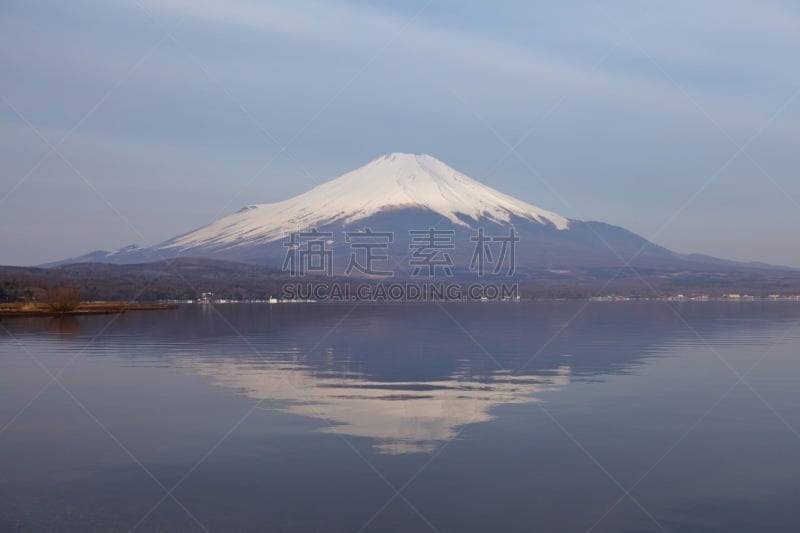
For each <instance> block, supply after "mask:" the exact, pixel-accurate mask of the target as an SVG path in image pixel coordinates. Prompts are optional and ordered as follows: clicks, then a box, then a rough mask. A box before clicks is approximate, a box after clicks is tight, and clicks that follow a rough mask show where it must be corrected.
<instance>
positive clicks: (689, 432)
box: [0, 302, 800, 532]
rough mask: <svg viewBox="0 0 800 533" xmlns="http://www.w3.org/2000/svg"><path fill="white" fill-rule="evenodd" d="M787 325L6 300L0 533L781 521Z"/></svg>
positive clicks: (796, 517)
mask: <svg viewBox="0 0 800 533" xmlns="http://www.w3.org/2000/svg"><path fill="white" fill-rule="evenodd" d="M583 306H587V307H585V308H583V309H582V307H583ZM576 314H577V316H576ZM799 319H800V305H797V304H791V303H748V302H741V303H736V304H723V303H696V304H683V305H674V306H673V307H670V306H669V305H668V304H667V303H663V302H651V303H633V302H624V303H618V304H610V303H592V304H584V303H582V302H569V303H566V302H564V303H518V304H508V303H506V304H499V303H498V304H495V303H473V304H449V305H444V306H437V305H435V304H414V305H411V304H409V305H399V304H395V305H373V304H362V305H360V306H359V307H357V308H355V309H353V308H352V307H351V306H349V305H344V304H342V305H322V304H320V305H305V304H284V305H273V306H269V305H244V304H243V305H220V306H216V307H214V308H213V309H212V308H210V307H207V306H206V307H202V306H190V307H186V308H183V309H180V310H179V311H175V312H154V313H146V312H143V313H139V314H136V313H130V314H128V315H127V316H124V317H122V318H121V319H119V320H116V321H113V322H111V323H109V321H110V320H111V319H110V317H107V316H98V317H83V318H80V319H75V320H61V321H59V320H51V319H44V320H42V319H35V320H27V319H26V320H5V321H3V322H2V323H0V530H2V531H15V530H20V531H133V530H135V531H142V532H144V531H202V530H204V529H205V530H208V531H223V532H228V531H360V530H363V531H428V530H431V531H458V532H461V531H589V530H592V531H661V530H666V531H748V532H749V531H798V529H800V433H798V429H800V379H798V378H800V331H798V330H795V329H794V326H795V325H796V321H797V320H799ZM51 375H52V376H55V377H56V378H57V381H52V379H51ZM740 376H744V380H743V381H740Z"/></svg>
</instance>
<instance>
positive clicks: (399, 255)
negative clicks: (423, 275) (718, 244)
mask: <svg viewBox="0 0 800 533" xmlns="http://www.w3.org/2000/svg"><path fill="white" fill-rule="evenodd" d="M365 228H369V229H371V230H373V231H376V232H390V233H392V234H393V239H392V241H391V245H390V246H388V247H387V250H386V251H385V253H387V254H388V257H387V260H386V262H387V263H390V264H393V265H400V266H401V268H400V269H399V272H398V273H399V274H404V273H405V274H407V273H408V269H404V268H403V267H402V263H403V261H405V262H406V266H408V265H407V263H408V260H407V258H408V256H409V255H410V253H412V251H413V249H414V242H413V237H412V236H411V235H410V233H409V232H410V231H412V230H426V229H428V228H435V229H436V230H443V231H447V232H450V233H451V234H452V237H451V240H452V244H453V247H452V249H450V250H448V251H447V253H448V254H450V255H451V256H452V259H453V261H452V262H453V266H454V270H455V271H461V272H466V271H467V270H469V269H468V266H469V264H470V261H471V258H472V255H473V253H474V251H475V246H476V245H475V240H474V239H475V235H476V233H477V232H478V231H479V230H483V231H485V233H486V235H493V236H502V235H509V232H510V231H511V230H512V228H513V231H514V232H515V235H516V236H517V237H518V238H519V243H518V244H517V246H516V267H517V270H518V271H520V272H522V273H524V272H526V271H527V272H532V271H542V270H552V271H558V272H560V273H567V274H570V275H587V274H589V275H594V274H595V273H597V272H603V271H606V270H608V271H612V270H613V269H615V268H616V269H619V268H620V267H622V266H626V265H629V266H632V267H634V268H637V269H643V270H646V271H647V272H649V273H656V272H680V271H720V270H722V271H724V270H753V269H768V268H770V267H767V266H765V265H747V264H742V263H735V262H732V261H725V260H720V259H715V258H712V257H707V256H700V255H683V254H678V253H675V252H672V251H670V250H667V249H666V248H663V247H661V246H658V245H655V244H653V243H650V242H648V241H647V240H646V239H644V238H642V237H640V236H639V235H636V234H634V233H632V232H630V231H627V230H625V229H623V228H619V227H616V226H611V225H608V224H604V223H602V222H585V221H580V220H574V219H568V218H566V217H563V216H561V215H558V214H556V213H553V212H550V211H547V210H544V209H541V208H538V207H536V206H533V205H531V204H528V203H526V202H523V201H520V200H517V199H515V198H513V197H511V196H508V195H506V194H503V193H501V192H499V191H497V190H495V189H492V188H491V187H488V186H486V185H483V184H481V183H479V182H478V181H476V180H474V179H472V178H470V177H468V176H465V175H464V174H462V173H460V172H458V171H457V170H455V169H453V168H451V167H449V166H447V165H446V164H444V163H443V162H441V161H439V160H438V159H436V158H434V157H431V156H429V155H414V154H401V153H393V154H388V155H385V156H383V157H380V158H378V159H375V160H373V161H371V162H370V163H368V164H366V165H364V166H362V167H360V168H358V169H356V170H354V171H352V172H348V173H347V174H344V175H343V176H341V177H339V178H336V179H334V180H332V181H329V182H327V183H324V184H322V185H319V186H317V187H315V188H313V189H311V190H309V191H308V192H306V193H303V194H301V195H299V196H296V197H294V198H290V199H288V200H284V201H281V202H276V203H272V204H258V205H251V206H248V207H245V208H244V209H241V210H240V211H238V212H237V213H234V214H232V215H229V216H226V217H223V218H221V219H219V220H217V221H215V222H212V223H211V224H208V225H207V226H204V227H202V228H199V229H197V230H194V231H191V232H189V233H186V234H183V235H180V236H177V237H174V238H172V239H169V240H167V241H164V242H162V243H160V244H158V245H156V246H154V247H151V248H139V247H136V246H129V247H125V248H122V249H120V250H118V251H116V252H104V251H98V252H92V253H91V254H87V255H86V256H83V257H79V258H75V259H72V260H67V261H62V262H59V263H68V262H91V261H94V262H108V263H121V264H125V263H136V262H146V261H155V260H160V259H165V258H169V257H176V256H181V257H203V258H212V259H221V260H228V261H242V262H252V263H261V264H266V265H270V266H273V267H280V266H281V265H282V264H283V260H284V257H285V254H286V252H287V247H286V245H285V243H286V239H287V238H289V236H290V235H291V234H293V233H296V232H305V231H309V230H312V229H314V230H319V231H321V232H329V233H330V235H329V236H328V237H326V239H327V242H326V245H329V248H330V250H331V253H332V255H333V259H335V262H336V265H335V266H334V268H333V271H334V273H341V272H342V271H343V270H344V267H345V265H346V264H347V255H348V254H350V253H352V248H351V247H350V246H348V245H347V243H346V239H345V238H344V235H343V233H344V232H352V231H356V230H362V229H365Z"/></svg>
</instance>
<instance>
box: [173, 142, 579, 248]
mask: <svg viewBox="0 0 800 533" xmlns="http://www.w3.org/2000/svg"><path fill="white" fill-rule="evenodd" d="M404 208H417V209H427V210H429V211H433V212H435V213H438V214H439V215H441V216H443V217H445V218H446V219H448V220H450V221H451V222H452V223H453V224H457V225H461V226H468V225H469V224H467V222H465V217H467V218H471V219H473V220H475V221H476V223H477V221H478V220H481V219H489V220H491V221H494V222H499V223H507V222H510V221H511V219H512V217H520V218H523V219H527V220H530V221H533V222H537V223H540V224H547V225H552V226H553V227H555V228H557V229H559V230H565V229H568V228H569V225H570V221H569V220H568V219H566V218H564V217H562V216H560V215H557V214H555V213H551V212H549V211H545V210H543V209H539V208H538V207H535V206H533V205H530V204H528V203H526V202H522V201H520V200H517V199H515V198H513V197H511V196H508V195H506V194H503V193H501V192H499V191H496V190H494V189H492V188H490V187H487V186H486V185H483V184H482V183H480V182H478V181H475V180H473V179H472V178H470V177H468V176H466V175H464V174H462V173H460V172H458V171H457V170H455V169H453V168H452V167H450V166H448V165H446V164H445V163H443V162H442V161H440V160H438V159H436V158H435V157H432V156H430V155H425V154H406V153H391V154H387V155H384V156H382V157H379V158H377V159H375V160H373V161H371V162H369V163H367V164H366V165H364V166H362V167H360V168H357V169H356V170H353V171H351V172H348V173H346V174H344V175H342V176H340V177H338V178H336V179H334V180H331V181H329V182H326V183H323V184H322V185H318V186H317V187H314V188H313V189H311V190H309V191H307V192H305V193H303V194H301V195H299V196H295V197H294V198H290V199H288V200H284V201H281V202H276V203H272V204H260V205H250V206H247V207H246V208H243V209H241V210H239V211H238V212H236V213H234V214H233V215H230V216H227V217H224V218H222V219H220V220H217V221H216V222H213V223H211V224H209V225H208V226H205V227H203V228H200V229H198V230H196V231H193V232H191V233H188V234H185V235H182V236H180V237H176V238H175V239H172V240H170V241H167V242H166V243H164V244H163V245H162V246H163V247H165V248H187V247H196V246H229V245H236V244H248V245H249V244H255V243H267V242H272V241H275V240H278V239H283V238H284V237H285V236H286V235H288V234H290V233H292V232H295V231H301V230H305V229H309V228H312V227H323V226H325V225H328V224H332V223H341V224H349V223H352V222H355V221H358V220H361V219H364V218H367V217H370V216H372V215H375V214H377V213H380V212H384V211H390V210H396V209H404Z"/></svg>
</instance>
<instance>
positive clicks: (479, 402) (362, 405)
mask: <svg viewBox="0 0 800 533" xmlns="http://www.w3.org/2000/svg"><path fill="white" fill-rule="evenodd" d="M182 364H184V365H186V366H187V367H188V368H190V369H191V371H193V372H196V373H198V374H201V375H204V376H207V377H210V378H211V380H212V383H214V384H216V385H219V386H223V387H229V388H233V389H238V390H241V391H242V393H243V394H245V395H247V396H248V397H250V398H254V399H258V400H267V401H268V402H269V403H268V404H265V405H272V406H276V405H277V406H278V407H277V408H279V409H282V410H284V411H286V412H289V413H292V414H296V415H300V416H305V417H311V418H316V419H321V420H325V421H326V422H328V423H329V424H330V425H329V426H327V429H326V431H329V432H340V433H343V434H346V435H350V436H354V437H365V438H369V439H372V440H373V441H374V448H375V450H376V451H377V452H378V453H383V454H391V455H398V454H406V453H425V452H430V451H432V450H434V449H435V448H436V447H437V445H438V443H441V442H443V441H447V440H449V439H452V438H453V437H454V436H455V434H456V431H457V429H458V428H459V427H460V426H463V425H465V424H475V423H478V422H488V421H490V420H492V419H493V418H494V417H493V414H492V410H493V409H494V408H495V407H497V406H498V405H502V404H524V403H532V402H535V401H537V400H536V395H537V394H539V393H542V392H545V391H550V390H555V389H558V388H560V387H564V386H566V385H568V384H569V382H570V374H571V370H570V367H569V366H567V365H562V366H558V367H557V368H555V369H553V370H552V371H550V372H549V373H548V374H546V375H545V374H542V375H519V376H517V375H513V374H512V373H511V372H509V371H497V372H493V373H491V374H490V375H489V376H481V377H480V378H477V377H475V376H471V375H469V374H467V373H466V371H464V372H463V373H456V374H455V375H453V376H452V377H451V378H449V379H442V380H436V381H405V382H398V381H392V382H385V381H375V380H370V379H368V378H367V377H366V376H364V375H359V374H353V373H349V374H341V375H332V374H331V373H327V372H319V371H316V370H314V369H313V368H311V367H309V366H308V365H304V364H299V363H294V362H288V361H287V362H272V363H268V364H254V363H243V362H242V361H240V360H237V359H232V358H231V359H223V360H213V361H209V360H207V359H201V358H186V359H183V360H182Z"/></svg>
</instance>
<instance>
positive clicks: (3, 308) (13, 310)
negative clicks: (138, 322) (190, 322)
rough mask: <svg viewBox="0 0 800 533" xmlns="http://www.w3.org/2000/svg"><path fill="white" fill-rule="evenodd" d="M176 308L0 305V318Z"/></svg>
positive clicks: (105, 304) (92, 304)
mask: <svg viewBox="0 0 800 533" xmlns="http://www.w3.org/2000/svg"><path fill="white" fill-rule="evenodd" d="M178 307H179V306H178V305H176V304H137V303H123V302H85V303H81V304H80V305H78V307H76V308H75V309H73V310H71V311H53V310H52V309H49V308H48V306H47V304H32V305H31V304H27V305H26V304H18V303H17V304H0V318H14V317H72V316H85V315H116V314H122V313H126V312H128V311H168V310H172V309H177V308H178Z"/></svg>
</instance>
